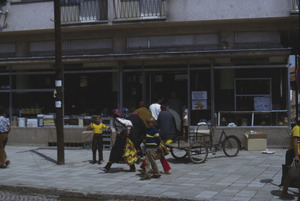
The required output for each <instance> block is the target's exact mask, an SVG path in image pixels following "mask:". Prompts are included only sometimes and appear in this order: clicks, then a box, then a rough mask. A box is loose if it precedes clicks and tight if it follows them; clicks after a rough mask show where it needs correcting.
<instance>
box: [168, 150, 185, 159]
mask: <svg viewBox="0 0 300 201" xmlns="http://www.w3.org/2000/svg"><path fill="white" fill-rule="evenodd" d="M170 152H171V155H172V156H173V157H174V158H175V159H185V157H186V156H187V151H186V149H179V148H170Z"/></svg>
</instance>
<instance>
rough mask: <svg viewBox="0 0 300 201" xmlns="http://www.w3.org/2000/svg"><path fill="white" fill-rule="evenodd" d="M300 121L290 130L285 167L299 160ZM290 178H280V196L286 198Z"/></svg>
mask: <svg viewBox="0 0 300 201" xmlns="http://www.w3.org/2000/svg"><path fill="white" fill-rule="evenodd" d="M299 155H300V121H298V122H297V124H296V125H295V126H294V127H293V129H292V134H291V135H290V147H289V149H288V150H287V152H286V155H285V165H286V166H290V165H291V164H292V163H293V160H295V162H296V163H298V164H299V160H300V156H299ZM291 179H292V178H291V177H290V176H289V174H287V176H285V178H284V177H282V180H283V190H282V196H288V192H287V191H288V188H289V185H290V182H291Z"/></svg>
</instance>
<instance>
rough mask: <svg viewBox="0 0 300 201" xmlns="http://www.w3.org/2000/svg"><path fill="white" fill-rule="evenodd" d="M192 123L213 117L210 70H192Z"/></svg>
mask: <svg viewBox="0 0 300 201" xmlns="http://www.w3.org/2000/svg"><path fill="white" fill-rule="evenodd" d="M190 84H191V96H192V97H191V101H192V103H191V106H192V107H191V125H197V123H199V122H207V123H209V122H210V119H211V101H210V100H211V99H210V96H211V92H210V91H211V90H210V89H211V84H210V70H201V71H191V80H190Z"/></svg>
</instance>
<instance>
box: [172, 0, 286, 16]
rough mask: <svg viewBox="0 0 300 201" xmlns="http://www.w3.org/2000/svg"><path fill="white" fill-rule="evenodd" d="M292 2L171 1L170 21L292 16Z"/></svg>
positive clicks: (232, 0)
mask: <svg viewBox="0 0 300 201" xmlns="http://www.w3.org/2000/svg"><path fill="white" fill-rule="evenodd" d="M291 10H292V0H286V1H282V0H263V1H262V0H251V1H249V0H184V1H182V0H169V1H168V2H167V19H168V21H198V20H224V19H245V18H272V17H287V16H290V14H291Z"/></svg>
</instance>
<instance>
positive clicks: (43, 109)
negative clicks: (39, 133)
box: [12, 92, 55, 118]
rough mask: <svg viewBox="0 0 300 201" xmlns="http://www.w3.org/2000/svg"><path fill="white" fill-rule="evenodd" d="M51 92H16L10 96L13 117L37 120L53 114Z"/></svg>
mask: <svg viewBox="0 0 300 201" xmlns="http://www.w3.org/2000/svg"><path fill="white" fill-rule="evenodd" d="M54 102H55V100H54V97H53V92H16V93H13V95H12V106H13V116H18V117H28V118H37V114H49V113H55V107H54Z"/></svg>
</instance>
